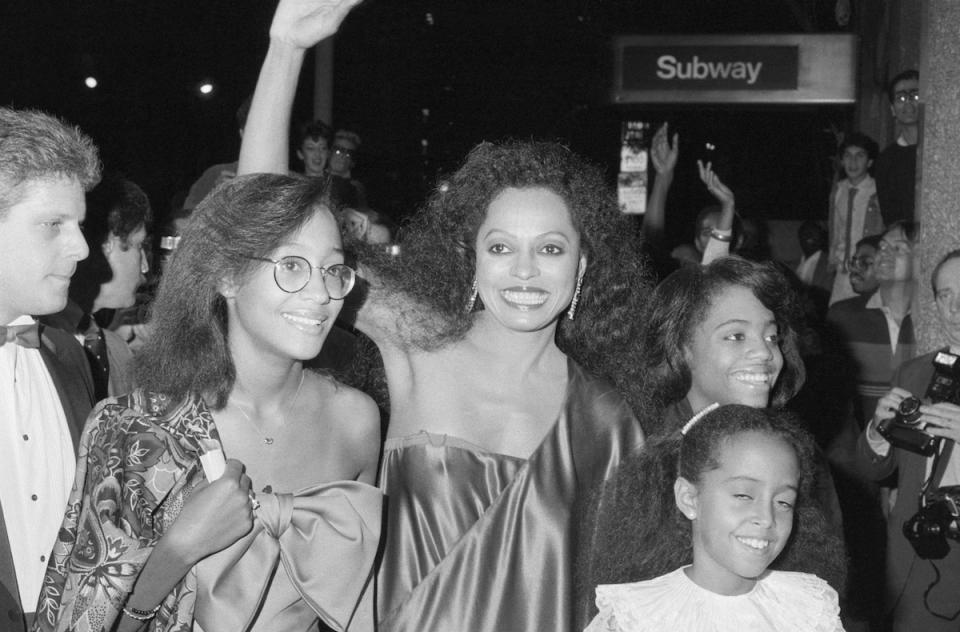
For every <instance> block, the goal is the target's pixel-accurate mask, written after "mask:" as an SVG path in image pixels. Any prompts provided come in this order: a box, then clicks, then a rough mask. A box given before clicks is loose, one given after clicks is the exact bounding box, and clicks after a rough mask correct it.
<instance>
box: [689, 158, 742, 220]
mask: <svg viewBox="0 0 960 632" xmlns="http://www.w3.org/2000/svg"><path fill="white" fill-rule="evenodd" d="M697 169H699V170H700V179H701V180H702V181H703V183H704V184H705V185H707V190H708V191H710V194H711V195H713V197H715V198H717V201H718V202H720V204H721V205H722V206H723V207H724V208H727V207H731V208H732V207H733V205H734V196H733V191H731V190H730V188H729V187H727V185H725V184H724V183H723V182H722V181H721V180H720V177H719V176H718V175H717V174H716V172H715V171H714V170H713V163H710V162H708V163H707V164H703V161H700V160H698V161H697Z"/></svg>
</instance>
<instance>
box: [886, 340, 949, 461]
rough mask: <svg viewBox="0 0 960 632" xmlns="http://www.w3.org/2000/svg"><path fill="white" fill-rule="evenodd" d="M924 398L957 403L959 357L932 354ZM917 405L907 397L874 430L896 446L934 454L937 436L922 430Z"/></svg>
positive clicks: (914, 398) (912, 398)
mask: <svg viewBox="0 0 960 632" xmlns="http://www.w3.org/2000/svg"><path fill="white" fill-rule="evenodd" d="M926 398H927V399H929V400H930V401H931V402H933V403H934V404H935V403H937V402H950V403H951V404H957V405H960V356H956V355H954V354H952V353H947V352H946V351H940V352H938V353H937V354H936V355H935V356H934V357H933V377H932V378H931V379H930V384H929V385H928V386H927V394H926ZM920 404H921V402H920V400H919V399H917V398H916V397H907V398H906V399H904V400H903V401H902V402H900V406H899V407H898V408H897V411H896V413H894V416H893V417H892V418H890V419H884V420H883V421H882V422H880V424H879V425H878V426H877V432H879V433H880V434H881V435H882V436H883V437H884V438H885V439H886V440H887V441H889V442H890V443H892V444H893V445H895V446H897V447H899V448H903V449H904V450H910V451H911V452H916V453H917V454H922V455H923V456H933V454H935V453H936V451H937V449H938V448H939V446H940V438H939V437H935V436H933V435H931V434H928V433H926V432H924V431H923V429H924V427H925V426H926V424H924V423H921V421H920Z"/></svg>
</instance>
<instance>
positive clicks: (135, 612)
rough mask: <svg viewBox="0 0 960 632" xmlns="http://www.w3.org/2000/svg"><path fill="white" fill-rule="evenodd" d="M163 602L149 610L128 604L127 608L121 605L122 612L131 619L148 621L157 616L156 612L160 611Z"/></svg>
mask: <svg viewBox="0 0 960 632" xmlns="http://www.w3.org/2000/svg"><path fill="white" fill-rule="evenodd" d="M161 605H163V604H159V603H158V604H157V605H156V606H155V607H154V608H152V609H150V610H141V609H139V608H134V607H133V606H130V607H129V608H127V607H126V606H124V607H123V614H125V615H127V616H128V617H130V618H131V619H136V620H137V621H149V620H150V619H152V618H154V617H155V616H157V613H158V612H160V606H161Z"/></svg>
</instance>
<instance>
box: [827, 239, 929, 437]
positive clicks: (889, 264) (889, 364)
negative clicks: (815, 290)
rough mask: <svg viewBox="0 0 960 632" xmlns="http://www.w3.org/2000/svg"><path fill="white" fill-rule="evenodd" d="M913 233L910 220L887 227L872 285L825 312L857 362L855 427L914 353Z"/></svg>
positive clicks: (869, 415) (861, 423)
mask: <svg viewBox="0 0 960 632" xmlns="http://www.w3.org/2000/svg"><path fill="white" fill-rule="evenodd" d="M915 233H916V225H915V224H913V223H912V222H897V223H895V224H893V225H892V226H891V227H890V228H889V229H887V231H886V232H885V233H884V234H883V237H882V239H881V240H880V245H879V248H878V251H877V258H876V263H875V269H876V279H877V290H876V291H875V292H873V293H872V294H862V295H860V296H855V297H853V298H850V299H846V300H843V301H839V302H837V303H834V304H833V305H832V306H831V307H830V311H829V312H828V313H827V321H828V322H829V323H831V324H832V325H833V326H834V327H835V328H836V329H837V331H838V333H839V334H840V336H841V338H842V340H843V342H844V343H845V344H846V347H847V350H848V352H849V353H850V356H851V357H852V359H853V361H854V362H855V364H856V367H857V395H858V397H857V399H856V401H855V403H854V412H855V417H856V420H857V422H858V424H859V426H860V428H861V429H862V428H863V427H864V426H865V425H866V423H867V421H869V420H870V419H871V418H872V417H873V413H874V409H875V408H876V406H877V400H878V399H880V397H881V396H882V395H883V394H884V393H886V392H887V391H888V390H890V380H891V378H892V377H893V372H894V370H895V369H896V368H897V367H898V366H900V365H901V364H903V363H904V362H906V361H907V360H910V359H912V358H913V356H914V355H915V353H916V343H915V341H914V336H913V323H912V322H911V320H910V304H911V302H912V300H913V293H914V280H913V246H914V239H915V238H916V234H915ZM857 266H858V267H859V263H858V264H857Z"/></svg>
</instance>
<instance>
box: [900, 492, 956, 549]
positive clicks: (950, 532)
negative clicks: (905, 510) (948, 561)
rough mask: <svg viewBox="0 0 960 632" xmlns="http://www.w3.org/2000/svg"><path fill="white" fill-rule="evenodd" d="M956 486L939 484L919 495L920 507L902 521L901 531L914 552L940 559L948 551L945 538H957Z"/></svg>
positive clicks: (948, 547)
mask: <svg viewBox="0 0 960 632" xmlns="http://www.w3.org/2000/svg"><path fill="white" fill-rule="evenodd" d="M958 518H960V486H957V485H954V486H951V487H941V488H939V489H937V490H936V491H933V492H930V493H928V494H926V495H924V496H921V498H920V511H918V512H917V513H916V515H914V516H913V517H912V518H910V519H909V520H907V521H906V522H904V523H903V535H904V536H906V538H907V540H908V541H909V542H910V544H911V545H912V546H913V550H914V551H916V552H917V555H918V556H920V557H921V558H923V559H925V560H942V559H943V558H945V557H946V556H947V553H949V552H950V545H949V543H948V542H947V538H950V539H952V540H960V523H958Z"/></svg>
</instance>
